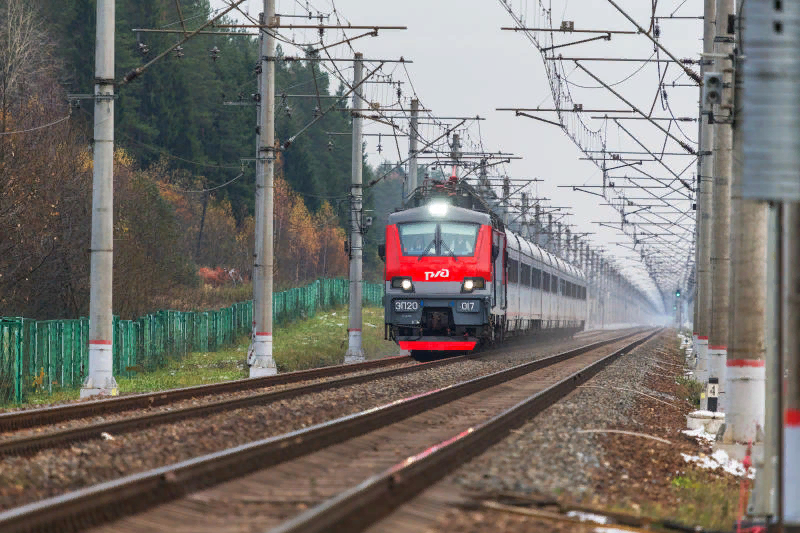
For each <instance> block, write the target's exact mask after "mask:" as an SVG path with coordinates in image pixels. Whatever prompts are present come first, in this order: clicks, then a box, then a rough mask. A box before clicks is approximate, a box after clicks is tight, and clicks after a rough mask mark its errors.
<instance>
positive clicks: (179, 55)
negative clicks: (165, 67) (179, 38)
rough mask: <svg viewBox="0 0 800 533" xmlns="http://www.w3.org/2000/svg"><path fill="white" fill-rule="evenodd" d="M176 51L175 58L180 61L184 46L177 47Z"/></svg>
mask: <svg viewBox="0 0 800 533" xmlns="http://www.w3.org/2000/svg"><path fill="white" fill-rule="evenodd" d="M174 51H175V57H177V58H178V59H180V58H182V57H183V47H182V46H176V47H175V50H174Z"/></svg>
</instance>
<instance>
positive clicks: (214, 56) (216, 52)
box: [208, 46, 219, 61]
mask: <svg viewBox="0 0 800 533" xmlns="http://www.w3.org/2000/svg"><path fill="white" fill-rule="evenodd" d="M208 55H209V56H211V60H212V61H216V60H217V59H218V58H219V48H217V47H216V46H215V47H214V48H212V49H211V50H209V51H208Z"/></svg>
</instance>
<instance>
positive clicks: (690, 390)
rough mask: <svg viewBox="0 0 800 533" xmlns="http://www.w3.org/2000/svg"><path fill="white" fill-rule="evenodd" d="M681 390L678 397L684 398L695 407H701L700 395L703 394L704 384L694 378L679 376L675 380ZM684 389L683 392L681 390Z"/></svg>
mask: <svg viewBox="0 0 800 533" xmlns="http://www.w3.org/2000/svg"><path fill="white" fill-rule="evenodd" d="M675 383H677V384H678V387H679V390H678V393H677V394H676V396H679V397H684V398H686V399H687V400H689V401H690V402H692V405H694V406H695V407H700V395H701V394H702V393H703V384H702V383H700V382H699V381H695V380H694V379H692V378H687V377H683V376H679V377H678V378H676V379H675ZM681 389H682V390H681Z"/></svg>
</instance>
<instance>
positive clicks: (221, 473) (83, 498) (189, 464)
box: [0, 331, 642, 533]
mask: <svg viewBox="0 0 800 533" xmlns="http://www.w3.org/2000/svg"><path fill="white" fill-rule="evenodd" d="M641 334H642V333H641V331H637V332H634V333H627V334H625V335H622V336H620V337H616V338H614V339H608V340H602V341H598V342H594V343H591V344H589V345H586V346H582V347H579V348H576V349H573V350H568V351H566V352H562V353H560V354H556V355H553V356H550V357H546V358H543V359H538V360H536V361H530V362H528V363H524V364H521V365H517V366H514V367H512V368H509V369H505V370H501V371H498V372H494V373H492V374H489V375H486V376H482V377H479V378H475V379H471V380H468V381H464V382H461V383H458V384H455V385H450V386H448V387H444V388H441V389H436V390H433V391H429V392H426V393H423V394H418V395H416V396H412V397H410V398H406V399H403V400H398V401H395V402H391V403H389V404H386V405H383V406H381V407H376V408H373V409H368V410H366V411H362V412H360V413H356V414H352V415H348V416H344V417H341V418H338V419H335V420H332V421H329V422H325V423H322V424H317V425H314V426H310V427H308V428H304V429H301V430H296V431H292V432H290V433H286V434H283V435H277V436H274V437H270V438H267V439H263V440H259V441H254V442H250V443H247V444H243V445H240V446H236V447H233V448H229V449H227V450H223V451H220V452H216V453H212V454H208V455H204V456H200V457H196V458H194V459H189V460H186V461H182V462H179V463H176V464H172V465H167V466H164V467H160V468H156V469H153V470H149V471H147V472H141V473H139V474H133V475H130V476H126V477H123V478H121V479H117V480H113V481H107V482H105V483H100V484H97V485H93V486H90V487H86V488H84V489H80V490H77V491H74V492H70V493H66V494H63V495H60V496H55V497H53V498H48V499H45V500H42V501H38V502H34V503H30V504H27V505H23V506H20V507H16V508H13V509H10V510H7V511H4V512H2V513H0V531H3V532H4V533H17V532H32V531H36V532H43V531H57V532H63V531H78V530H83V529H86V528H87V527H89V526H96V525H99V524H100V523H106V522H108V521H111V520H114V519H118V518H121V517H122V516H124V515H130V514H135V513H138V512H142V511H144V510H146V509H148V508H151V507H154V506H157V505H161V504H163V503H166V502H168V501H171V500H175V499H178V498H181V497H183V496H185V495H187V494H189V493H191V492H194V491H197V490H201V489H204V488H207V487H210V486H213V485H217V484H219V483H222V482H225V481H228V480H230V479H233V478H237V477H241V476H244V475H247V474H249V473H251V472H253V471H255V470H261V469H264V468H268V467H272V466H275V465H278V464H281V463H283V462H286V461H289V460H291V459H295V458H297V457H301V456H304V455H308V454H310V453H314V452H316V451H318V450H321V449H323V448H327V447H328V446H331V445H334V444H338V443H340V442H344V441H347V440H350V439H352V438H354V437H357V436H361V435H363V434H366V433H369V432H371V431H374V430H376V429H379V428H381V427H384V426H388V425H391V424H394V423H397V422H399V421H401V420H405V419H406V418H409V417H411V416H414V415H417V414H420V413H422V412H424V411H426V410H429V409H433V408H436V407H439V406H441V405H445V404H448V403H450V402H453V401H455V400H458V399H460V398H463V397H466V396H469V395H471V394H474V393H476V392H479V391H482V390H485V389H488V388H491V387H493V386H496V385H500V384H502V383H505V382H508V381H510V380H513V379H516V378H518V377H521V376H524V375H526V374H529V373H531V372H534V371H535V370H539V369H542V368H546V367H549V366H552V365H554V364H556V363H560V362H562V361H566V360H568V359H571V358H573V357H576V356H578V355H582V354H584V353H587V352H590V351H592V350H595V349H598V348H601V347H603V346H606V345H608V344H613V343H616V342H620V341H622V340H625V339H628V338H630V337H633V336H638V335H641Z"/></svg>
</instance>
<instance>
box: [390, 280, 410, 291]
mask: <svg viewBox="0 0 800 533" xmlns="http://www.w3.org/2000/svg"><path fill="white" fill-rule="evenodd" d="M392 288H393V289H402V290H403V291H404V292H413V291H414V284H413V283H412V282H411V278H402V277H394V278H392Z"/></svg>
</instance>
